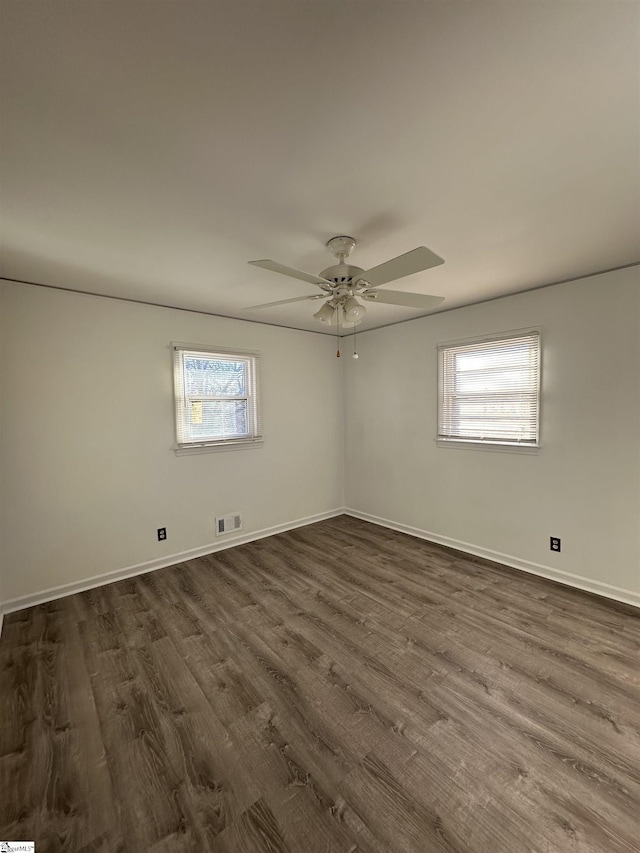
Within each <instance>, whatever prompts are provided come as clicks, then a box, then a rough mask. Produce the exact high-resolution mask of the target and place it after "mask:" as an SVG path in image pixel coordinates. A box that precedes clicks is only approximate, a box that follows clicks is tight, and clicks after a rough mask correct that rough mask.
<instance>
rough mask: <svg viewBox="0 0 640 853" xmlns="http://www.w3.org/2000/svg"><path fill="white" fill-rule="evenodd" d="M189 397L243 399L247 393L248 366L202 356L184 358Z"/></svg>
mask: <svg viewBox="0 0 640 853" xmlns="http://www.w3.org/2000/svg"><path fill="white" fill-rule="evenodd" d="M184 375H185V393H186V396H187V397H242V396H244V395H245V394H246V393H247V391H246V387H247V365H246V362H244V361H232V360H228V359H220V358H215V357H214V358H205V357H202V356H192V355H186V354H185V356H184Z"/></svg>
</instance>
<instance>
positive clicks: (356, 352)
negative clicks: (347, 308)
mask: <svg viewBox="0 0 640 853" xmlns="http://www.w3.org/2000/svg"><path fill="white" fill-rule="evenodd" d="M357 334H358V327H357V326H354V327H353V355H352V358H358V350H357V347H356V342H357V338H356V335H357Z"/></svg>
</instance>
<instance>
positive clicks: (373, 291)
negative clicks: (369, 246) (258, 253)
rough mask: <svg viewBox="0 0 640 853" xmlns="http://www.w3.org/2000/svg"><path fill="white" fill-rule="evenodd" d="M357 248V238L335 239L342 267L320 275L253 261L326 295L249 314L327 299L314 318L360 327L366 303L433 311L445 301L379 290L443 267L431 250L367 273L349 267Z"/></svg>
mask: <svg viewBox="0 0 640 853" xmlns="http://www.w3.org/2000/svg"><path fill="white" fill-rule="evenodd" d="M355 245H356V241H355V240H354V239H353V237H332V239H331V240H329V242H328V243H327V248H328V249H329V251H330V252H331V253H332V254H333V255H334V256H335V257H336V258H337V260H338V263H337V264H335V265H334V266H331V267H327V268H326V269H325V270H322V272H321V273H320V275H312V274H311V273H307V272H303V271H302V270H297V269H294V268H293V267H286V266H284V265H283V264H279V263H278V262H277V261H271V260H269V259H266V258H265V259H264V260H260V261H249V263H250V264H252V265H253V266H254V267H262V269H265V270H271V271H272V272H277V273H280V274H281V275H286V276H289V277H290V278H297V279H299V280H300V281H307V282H309V284H315V285H316V287H319V288H320V290H321V291H322V292H321V293H313V294H311V295H310V296H296V297H294V298H293V299H281V300H279V301H278V302H266V303H264V304H263V305H252V306H251V307H250V308H247V309H245V310H247V311H252V310H255V309H257V308H271V307H273V306H275V305H285V304H286V303H289V302H304V301H306V300H309V299H325V300H326V301H325V302H324V304H323V305H322V307H321V308H320V310H319V311H317V312H316V313H315V314H314V315H313V316H314V317H315V318H316V319H317V320H319V321H320V322H321V323H325V324H326V325H327V326H329V325H331V324H332V323H333V322H339V321H340V319H342V322H343V323H344V324H345V325H349V326H356V325H357V324H358V323H360V322H362V319H363V317H364V315H365V314H366V311H367V309H366V308H365V306H364V305H363V304H362V302H383V303H386V304H388V305H403V306H406V307H408V308H422V309H423V310H429V309H431V308H435V307H436V305H439V304H440V303H441V302H442V301H443V300H444V297H443V296H427V295H425V294H423V293H408V292H405V291H401V290H378V289H377V288H378V287H379V286H380V285H381V284H388V283H389V282H390V281H397V279H399V278H404V277H405V276H408V275H413V274H414V273H417V272H422V271H423V270H428V269H430V268H431V267H436V266H438V265H439V264H443V263H444V261H443V259H442V258H440V257H438V255H436V254H434V252H432V251H431V250H430V249H427V248H426V247H425V246H419V247H418V248H417V249H413V250H412V251H410V252H406V253H405V254H404V255H399V256H398V257H397V258H392V259H391V260H390V261H386V262H385V263H383V264H379V265H378V266H377V267H372V268H371V269H369V270H363V269H362V268H361V267H355V266H352V265H351V264H347V263H346V259H347V258H348V257H349V255H350V254H351V252H352V251H353V249H354V247H355ZM356 297H357V298H356ZM359 300H362V302H360V301H359Z"/></svg>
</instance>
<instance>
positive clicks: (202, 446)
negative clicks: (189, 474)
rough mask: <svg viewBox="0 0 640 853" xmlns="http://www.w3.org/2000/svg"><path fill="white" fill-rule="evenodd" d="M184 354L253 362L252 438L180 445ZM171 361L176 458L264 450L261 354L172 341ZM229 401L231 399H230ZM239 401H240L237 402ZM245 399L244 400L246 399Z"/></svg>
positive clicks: (250, 400)
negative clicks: (198, 454) (204, 354)
mask: <svg viewBox="0 0 640 853" xmlns="http://www.w3.org/2000/svg"><path fill="white" fill-rule="evenodd" d="M183 352H193V353H206V354H210V355H221V356H237V357H238V358H240V359H251V376H250V384H251V390H252V393H251V394H249V395H247V399H248V401H249V409H250V422H251V425H252V432H251V435H249V436H247V437H246V438H226V439H217V440H212V441H198V442H196V441H188V442H184V441H183V442H181V441H180V428H179V420H180V419H181V418H182V417H183V409H184V406H185V405H186V402H185V394H184V388H183V380H182V360H181V356H180V354H181V353H183ZM171 358H172V367H173V393H174V431H175V444H174V447H173V450H174V452H175V454H176V456H190V455H192V454H196V453H211V452H220V451H229V450H248V449H250V448H257V447H262V445H263V444H264V437H263V435H262V412H261V400H260V386H261V382H260V353H259V352H257V351H256V350H244V349H230V348H228V347H214V346H208V345H206V344H192V343H185V342H183V341H172V343H171ZM226 399H232V398H231V397H229V398H226ZM238 399H239V398H238ZM242 399H245V397H243V398H242Z"/></svg>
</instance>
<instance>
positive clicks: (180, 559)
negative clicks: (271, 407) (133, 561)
mask: <svg viewBox="0 0 640 853" xmlns="http://www.w3.org/2000/svg"><path fill="white" fill-rule="evenodd" d="M344 512H345V510H344V509H343V508H340V509H333V510H330V511H328V512H321V513H317V514H316V515H310V516H307V517H306V518H297V519H296V520H295V521H289V522H287V523H286V524H277V525H275V526H274V527H265V528H264V529H263V530H255V531H253V532H251V533H244V534H242V535H240V536H229V537H225V538H224V539H223V540H222V541H221V542H213V543H211V544H209V545H202V546H201V547H200V548H192V549H190V550H189V551H182V552H181V553H180V554H171V555H170V556H168V557H162V558H161V559H158V560H149V561H147V562H145V563H138V564H137V565H135V566H127V567H126V568H123V569H115V570H114V571H112V572H105V573H104V574H101V575H94V576H93V577H89V578H84V579H83V580H81V581H74V582H73V583H66V584H62V585H61V586H54V587H51V588H50V589H44V590H42V591H41V592H36V593H33V594H31V595H24V596H21V597H19V598H12V599H10V600H9V601H5V602H3V603H2V604H0V633H1V631H2V620H3V618H4V614H5V613H14V612H15V611H16V610H24V609H25V608H27V607H34V606H35V605H37V604H45V603H46V602H47V601H54V600H55V599H56V598H64V597H65V596H67V595H75V593H77V592H85V591H86V590H88V589H94V588H95V587H98V586H105V585H106V584H109V583H114V582H115V581H119V580H124V579H125V578H132V577H135V576H136V575H144V574H146V573H147V572H154V571H155V570H156V569H164V568H166V567H167V566H175V565H176V564H177V563H184V562H185V561H186V560H194V559H196V558H197V557H205V556H206V555H207V554H213V553H215V552H216V551H224V550H225V549H226V548H234V547H235V546H236V545H244V544H245V543H247V542H254V541H255V540H256V539H264V538H265V537H266V536H274V535H275V534H276V533H284V532H285V531H287V530H294V529H295V528H296V527H304V526H305V525H307V524H313V523H314V522H316V521H324V520H325V519H327V518H334V517H335V516H337V515H344Z"/></svg>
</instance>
